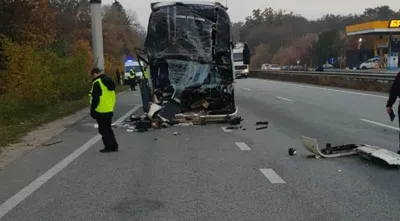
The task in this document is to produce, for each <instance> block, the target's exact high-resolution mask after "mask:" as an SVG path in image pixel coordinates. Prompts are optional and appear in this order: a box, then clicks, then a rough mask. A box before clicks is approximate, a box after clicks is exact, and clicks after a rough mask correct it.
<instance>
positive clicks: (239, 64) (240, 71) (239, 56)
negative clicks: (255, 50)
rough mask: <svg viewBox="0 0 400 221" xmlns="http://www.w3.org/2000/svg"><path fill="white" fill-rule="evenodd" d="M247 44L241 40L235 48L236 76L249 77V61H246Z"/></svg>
mask: <svg viewBox="0 0 400 221" xmlns="http://www.w3.org/2000/svg"><path fill="white" fill-rule="evenodd" d="M244 51H245V44H244V43H243V42H239V43H237V44H236V45H235V47H234V48H233V62H234V66H235V77H236V78H247V75H248V74H249V64H248V63H249V62H244V60H245V59H244V57H245V52H244ZM246 63H247V64H246Z"/></svg>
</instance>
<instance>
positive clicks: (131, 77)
mask: <svg viewBox="0 0 400 221" xmlns="http://www.w3.org/2000/svg"><path fill="white" fill-rule="evenodd" d="M129 81H130V84H131V91H136V88H135V86H136V73H135V71H134V70H133V69H131V70H130V71H129Z"/></svg>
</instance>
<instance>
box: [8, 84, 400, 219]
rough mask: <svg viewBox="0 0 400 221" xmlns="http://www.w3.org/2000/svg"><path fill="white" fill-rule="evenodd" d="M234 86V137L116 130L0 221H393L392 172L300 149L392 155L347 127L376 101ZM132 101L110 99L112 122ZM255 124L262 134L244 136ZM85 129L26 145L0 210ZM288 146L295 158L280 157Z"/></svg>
mask: <svg viewBox="0 0 400 221" xmlns="http://www.w3.org/2000/svg"><path fill="white" fill-rule="evenodd" d="M236 87H237V92H236V95H237V104H238V105H239V108H240V115H241V116H242V117H243V118H244V119H245V120H244V122H243V126H244V128H246V130H237V131H236V130H234V131H232V132H224V130H222V129H221V126H224V125H218V124H217V125H205V126H194V127H172V128H168V129H166V130H159V131H151V132H147V133H128V132H126V130H125V129H122V128H118V129H116V133H117V134H118V135H117V136H118V140H119V142H120V144H121V151H120V152H118V153H113V154H100V153H99V152H98V149H100V148H101V143H96V144H94V145H93V147H91V148H90V149H88V150H87V151H86V152H84V153H83V154H82V155H80V156H79V157H78V158H77V159H76V160H75V161H72V162H71V163H70V164H69V165H68V166H66V167H65V168H64V169H62V170H61V171H60V172H59V173H58V174H56V175H55V176H54V177H52V178H51V179H49V180H48V181H47V182H46V183H44V184H43V186H41V187H40V188H39V189H38V190H36V191H35V192H33V193H32V194H30V195H29V196H28V197H27V198H26V199H25V200H23V201H22V202H21V203H19V204H18V205H17V206H16V207H15V208H13V209H12V210H11V211H9V212H8V213H7V214H5V216H4V217H2V218H0V220H249V221H253V220H260V221H261V220H263V221H265V220H397V219H398V215H397V214H398V213H397V208H398V207H399V202H398V200H397V199H398V197H399V195H400V192H399V190H398V189H399V188H398V186H399V179H398V178H397V176H396V175H397V174H398V170H389V169H387V168H385V167H382V166H379V165H375V164H373V163H371V162H369V161H366V160H362V159H360V158H359V157H357V156H355V157H346V158H337V159H329V160H328V159H320V160H315V159H308V158H307V157H306V155H307V153H306V151H305V150H304V149H303V147H302V146H301V142H300V135H308V136H311V137H316V138H318V139H319V140H320V144H321V145H322V144H323V143H324V142H328V141H330V142H332V143H333V144H337V143H345V142H356V143H358V142H367V143H373V144H379V145H382V146H385V147H390V148H392V149H393V150H396V147H394V145H396V144H397V134H396V132H395V131H392V130H389V129H388V130H386V131H384V129H383V128H382V127H378V126H375V125H371V124H368V123H365V122H362V121H360V120H359V119H360V118H361V117H369V118H371V119H373V120H376V121H383V122H384V120H385V118H384V117H382V118H380V117H379V116H375V117H376V118H373V117H374V114H373V113H371V112H376V113H378V112H379V114H384V106H383V108H381V106H380V107H379V108H374V102H375V103H377V105H381V103H382V102H383V103H384V102H385V99H383V97H371V96H368V99H366V100H367V101H368V102H367V103H368V104H365V106H364V107H365V108H362V109H361V110H360V109H358V111H357V108H354V106H357V105H364V104H363V103H362V102H361V101H362V100H359V99H364V97H362V96H367V95H360V94H348V93H344V92H338V91H332V90H325V89H316V88H313V87H308V88H307V87H300V86H297V87H294V86H293V85H292V86H291V87H288V85H287V84H285V83H280V82H271V81H261V80H254V79H245V80H238V81H237V85H236ZM241 88H247V90H246V89H243V90H241ZM290 90H292V91H290ZM321 91H323V92H321ZM313 94H314V95H313ZM348 96H352V97H353V98H349V97H348ZM378 96H381V95H378ZM329 97H333V98H334V99H331V101H327V99H329ZM359 97H361V98H359ZM322 98H325V99H322ZM352 99H353V100H358V102H359V103H352V102H351V101H352ZM372 100H375V101H372ZM382 100H383V101H382ZM136 102H138V100H137V97H136V98H135V97H133V95H132V93H128V94H126V95H124V96H123V97H122V98H121V99H119V102H118V105H117V110H118V111H119V112H118V117H120V116H122V115H123V114H124V113H125V112H127V111H129V110H130V109H132V108H133V106H132V104H133V103H136ZM335 102H336V103H338V105H340V103H341V102H347V103H346V105H343V106H342V107H341V108H337V107H335V105H334V103H335ZM345 108H347V109H345ZM360 115H362V116H360ZM260 120H261V121H269V122H270V126H269V128H268V129H265V130H259V131H256V130H255V128H256V126H255V122H256V121H260ZM91 123H93V122H92V121H91V120H90V119H85V120H84V121H82V122H80V123H78V124H77V125H75V126H74V127H71V128H70V129H69V130H68V131H67V132H65V133H63V134H61V135H60V138H62V139H63V140H64V142H63V143H62V144H57V145H58V146H56V145H55V146H53V147H47V148H38V149H36V150H34V151H32V152H31V153H29V154H27V155H26V156H24V157H21V158H20V159H18V160H17V161H15V162H14V163H13V164H11V165H9V166H8V167H7V168H5V169H4V170H2V171H0V186H1V188H0V203H3V202H5V201H6V200H7V199H8V198H9V197H11V196H12V195H14V194H16V193H17V192H18V191H19V190H20V189H22V188H23V187H24V186H26V185H28V184H29V183H30V182H32V181H33V180H34V178H35V177H37V176H40V175H41V174H43V173H44V172H45V171H47V170H48V169H50V168H51V167H52V166H53V165H54V164H56V163H57V162H58V161H60V160H62V159H63V158H64V157H66V156H67V155H68V154H69V153H71V152H72V151H73V150H74V149H78V148H79V147H80V146H81V145H82V144H84V143H85V142H86V141H87V140H89V139H91V138H92V137H93V136H94V135H95V134H96V130H95V129H94V128H93V127H88V126H87V125H89V124H91ZM384 123H387V122H384ZM342 130H343V131H342ZM174 132H180V134H181V135H179V136H174V135H173V133H174ZM289 147H294V148H296V149H297V150H298V152H299V154H298V155H297V156H289V155H288V154H287V149H288V148H289ZM46 159H47V160H46Z"/></svg>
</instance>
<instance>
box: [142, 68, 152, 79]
mask: <svg viewBox="0 0 400 221" xmlns="http://www.w3.org/2000/svg"><path fill="white" fill-rule="evenodd" d="M143 76H144V78H145V79H149V76H150V73H149V71H148V70H145V71H144V73H143Z"/></svg>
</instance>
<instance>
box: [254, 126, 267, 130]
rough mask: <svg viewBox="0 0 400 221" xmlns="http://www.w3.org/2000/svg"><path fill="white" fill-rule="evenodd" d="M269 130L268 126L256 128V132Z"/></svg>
mask: <svg viewBox="0 0 400 221" xmlns="http://www.w3.org/2000/svg"><path fill="white" fill-rule="evenodd" d="M267 128H268V126H264V127H257V128H256V130H264V129H267Z"/></svg>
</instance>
